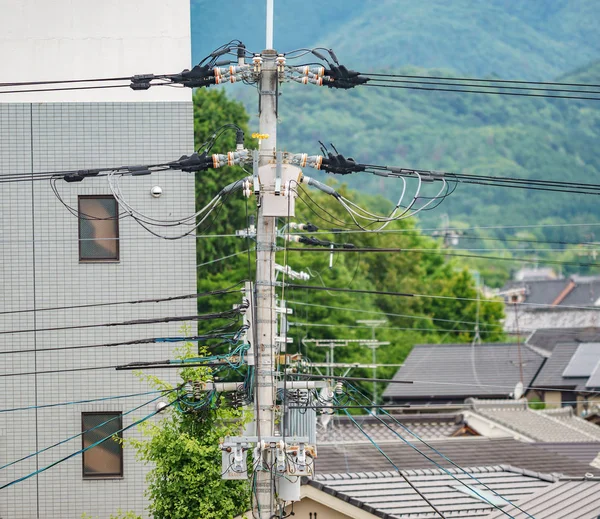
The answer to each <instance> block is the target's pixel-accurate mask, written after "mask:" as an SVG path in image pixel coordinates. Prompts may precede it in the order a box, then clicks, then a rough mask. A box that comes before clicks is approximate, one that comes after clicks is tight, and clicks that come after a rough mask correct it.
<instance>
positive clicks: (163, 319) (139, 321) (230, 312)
mask: <svg viewBox="0 0 600 519" xmlns="http://www.w3.org/2000/svg"><path fill="white" fill-rule="evenodd" d="M241 311H243V310H240V309H234V310H228V311H226V312H221V313H215V314H202V315H186V316H181V317H180V316H174V317H161V318H158V319H134V320H132V321H121V322H118V323H103V324H84V325H73V326H55V327H52V328H33V329H28V330H9V331H1V332H0V335H7V334H16V333H32V332H54V331H59V330H81V329H84V328H102V327H111V326H136V325H145V324H156V323H170V322H181V321H209V320H212V319H221V318H231V317H235V316H237V315H238V314H240V312H241Z"/></svg>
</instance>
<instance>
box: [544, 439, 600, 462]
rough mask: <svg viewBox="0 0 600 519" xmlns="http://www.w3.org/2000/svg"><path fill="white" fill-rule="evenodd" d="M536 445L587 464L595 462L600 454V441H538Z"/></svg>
mask: <svg viewBox="0 0 600 519" xmlns="http://www.w3.org/2000/svg"><path fill="white" fill-rule="evenodd" d="M534 445H535V446H536V447H539V448H540V449H544V450H546V451H549V452H553V453H556V454H560V455H561V456H566V457H567V458H572V459H574V460H577V461H580V462H581V463H587V464H591V463H594V462H595V461H596V459H597V458H598V456H599V455H600V442H599V443H587V442H577V443H536V444H534Z"/></svg>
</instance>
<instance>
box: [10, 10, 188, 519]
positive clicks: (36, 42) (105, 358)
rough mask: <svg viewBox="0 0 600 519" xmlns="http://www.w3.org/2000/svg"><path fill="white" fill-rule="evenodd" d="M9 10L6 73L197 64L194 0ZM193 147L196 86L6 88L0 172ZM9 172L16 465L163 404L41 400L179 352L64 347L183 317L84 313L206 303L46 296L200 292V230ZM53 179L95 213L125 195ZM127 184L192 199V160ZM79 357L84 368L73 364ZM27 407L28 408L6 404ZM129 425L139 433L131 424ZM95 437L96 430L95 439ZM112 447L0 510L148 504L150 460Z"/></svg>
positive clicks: (17, 493) (131, 70) (141, 198)
mask: <svg viewBox="0 0 600 519" xmlns="http://www.w3.org/2000/svg"><path fill="white" fill-rule="evenodd" d="M0 12H1V13H2V15H1V16H0V34H1V36H0V58H1V61H2V67H1V68H0V83H2V82H16V81H36V80H53V79H68V78H91V77H115V76H131V75H133V74H139V73H168V72H178V71H181V70H182V69H184V68H189V67H190V48H191V46H190V25H189V24H190V19H189V1H187V0H160V1H159V0H144V1H143V2H142V1H141V0H129V1H127V2H116V1H112V0H107V1H105V2H97V1H94V2H92V1H91V0H80V1H78V2H72V1H69V0H56V1H54V2H39V1H37V2H36V1H34V0H19V1H18V2H13V1H8V0H0ZM191 151H193V111H192V102H191V92H190V91H189V90H184V89H171V88H154V89H150V90H149V91H146V92H134V91H131V90H130V89H129V88H116V89H98V90H81V91H60V92H37V93H29V94H25V93H19V94H0V175H1V176H6V175H14V174H17V173H25V174H31V173H35V172H40V171H54V170H64V169H84V168H93V167H106V166H117V165H124V164H144V163H153V162H163V161H169V160H175V159H177V158H179V157H180V156H181V155H182V154H184V153H185V154H189V153H190V152H191ZM0 178H1V177H0ZM155 185H159V186H160V187H161V188H162V191H163V194H162V196H161V197H160V198H153V197H152V196H151V195H150V190H151V188H152V187H153V186H155ZM1 186H2V201H1V202H0V242H1V246H0V250H1V251H2V252H1V254H2V258H1V267H0V272H1V277H0V283H1V287H2V289H1V290H2V298H1V301H2V303H1V305H0V356H1V362H0V409H1V410H3V412H2V413H0V467H4V466H5V465H6V464H9V463H11V462H13V461H16V460H18V459H20V458H23V457H26V456H29V455H30V454H33V453H36V452H38V451H41V450H43V449H45V448H47V447H49V446H51V445H53V444H55V443H57V442H60V441H62V440H65V439H67V438H69V437H72V436H76V435H78V434H79V433H81V432H82V427H90V425H97V424H99V423H102V421H106V420H107V419H108V418H110V417H115V416H116V415H117V414H118V413H123V416H122V417H121V418H120V419H119V418H118V417H117V418H116V419H115V420H113V422H111V424H112V425H113V426H114V425H115V424H120V423H121V420H122V426H127V425H129V424H131V423H132V422H133V421H134V420H136V419H139V418H142V417H144V416H146V415H148V414H150V413H151V412H152V411H154V409H155V407H154V405H155V404H154V403H153V404H150V405H147V406H145V407H142V408H140V409H139V410H137V411H135V412H132V413H130V414H125V413H127V412H128V411H130V410H131V409H134V408H135V407H137V406H140V405H142V404H143V403H145V402H148V401H149V400H151V399H152V398H155V397H156V395H155V394H153V395H140V396H137V397H130V398H122V399H111V400H105V401H97V402H91V403H82V404H71V405H64V406H57V407H40V406H47V405H49V404H56V403H61V402H71V401H79V400H89V399H98V398H104V397H114V396H120V395H129V394H134V393H141V392H146V391H150V390H151V389H152V388H150V387H149V386H148V385H147V384H146V383H145V382H142V381H140V380H139V379H138V378H136V376H135V375H133V374H132V372H131V371H115V370H114V369H110V368H105V367H107V366H114V365H117V364H123V363H127V362H132V361H138V360H161V359H164V358H168V357H169V354H170V353H169V351H168V349H166V348H165V346H164V345H160V344H146V345H130V346H115V347H104V348H79V349H77V348H73V349H64V348H65V347H75V346H90V345H98V344H103V343H114V342H119V341H127V340H133V339H143V338H149V337H162V336H169V335H180V327H181V323H177V322H175V323H166V324H165V323H162V324H151V325H134V326H115V327H86V328H81V326H88V325H97V324H105V323H117V322H122V321H128V320H132V319H153V318H160V317H165V316H189V315H193V314H195V313H196V302H195V300H194V299H187V300H181V301H175V302H169V303H153V304H137V305H128V304H125V305H108V306H91V307H87V308H86V307H83V308H82V307H79V308H67V309H63V310H47V309H51V308H56V307H72V306H81V305H91V304H97V303H113V302H118V301H130V300H138V299H150V298H162V297H169V296H175V295H182V294H190V293H194V292H195V291H196V268H195V240H194V239H193V238H191V239H190V238H187V239H182V240H176V241H166V240H161V239H159V238H156V237H154V236H152V235H151V234H149V233H148V232H147V231H145V230H144V229H143V228H142V227H140V226H139V225H138V224H137V223H136V222H135V221H133V220H132V219H131V218H120V219H119V220H118V226H117V225H115V221H114V220H113V221H111V220H107V221H102V223H100V222H99V221H95V222H92V223H90V222H80V221H79V219H78V218H77V217H76V216H74V215H72V214H71V213H70V212H69V211H68V210H67V209H66V208H65V207H64V206H63V205H62V204H61V202H60V201H59V200H58V199H57V198H56V197H55V195H54V194H53V192H52V189H51V186H50V183H49V181H47V180H44V181H32V180H31V179H28V180H27V181H20V182H12V183H2V184H1ZM56 186H57V188H58V190H59V192H60V195H61V197H62V198H63V200H64V202H65V203H66V204H68V205H69V206H71V207H73V208H75V209H77V207H78V204H82V205H79V207H80V210H83V209H84V208H85V209H86V210H89V211H93V212H94V215H96V216H98V215H104V212H106V211H108V212H107V214H110V212H111V211H114V210H115V206H114V202H112V199H111V198H110V197H108V198H106V196H107V195H110V191H109V189H108V185H107V183H106V179H102V178H97V179H90V178H88V179H85V180H84V181H83V182H80V183H66V182H64V181H63V180H59V181H58V182H57V184H56ZM122 188H123V191H124V195H125V196H126V197H127V199H128V201H129V202H130V203H131V204H132V205H133V206H135V207H136V208H137V209H139V210H141V211H142V212H145V213H148V214H151V215H152V216H155V217H159V218H160V217H171V218H173V217H175V216H176V215H189V214H192V213H193V211H194V195H193V193H194V179H193V175H190V174H186V173H181V172H178V171H171V172H166V173H161V174H153V175H151V176H141V177H127V178H124V179H123V181H122ZM82 197H92V198H91V199H90V198H82ZM102 197H104V198H102ZM103 211H104V212H103ZM80 224H81V225H82V227H81V228H80ZM86 225H87V227H86ZM117 228H118V231H117ZM117 232H118V241H115V240H112V241H111V239H108V240H105V241H103V240H97V239H96V238H98V237H111V238H112V237H114V236H117V235H116V234H115V233H117ZM90 233H91V234H90ZM94 233H95V234H94ZM80 235H81V236H91V237H92V238H94V239H93V240H92V241H91V242H90V243H92V244H93V245H96V248H95V249H94V247H90V246H88V245H89V243H88V242H86V241H84V242H80V239H79V237H80ZM115 243H118V245H119V247H118V253H117V250H116V248H115V247H114V244H115ZM82 244H83V246H81V247H80V245H82ZM107 244H110V245H107ZM86 255H87V258H86ZM69 327H75V328H69ZM56 328H60V329H56ZM34 330H35V331H34ZM51 348H58V349H55V350H50V349H51ZM61 348H63V349H61ZM80 368H86V369H85V370H82V371H65V370H78V369H80ZM87 368H104V369H92V370H90V369H87ZM25 373H37V374H25ZM160 374H161V375H164V376H172V373H170V374H165V373H164V372H161V373H160ZM15 408H29V409H22V410H18V411H11V412H4V411H6V410H9V409H15ZM83 413H102V414H101V415H93V414H92V415H84V414H83ZM107 427H110V426H107ZM133 434H138V433H137V432H134V430H133V429H132V430H129V431H126V432H125V436H129V435H133ZM93 440H94V438H92V437H91V436H89V435H88V436H87V437H86V441H87V442H90V441H93ZM82 445H83V444H82V437H81V436H76V437H75V438H74V439H72V440H71V441H68V442H65V443H63V444H61V445H59V446H56V447H54V448H51V449H48V450H46V451H45V452H41V453H40V454H38V455H34V456H31V457H29V458H28V459H26V460H23V461H21V462H19V463H15V464H14V465H11V466H9V467H5V468H2V469H0V486H3V485H5V484H7V483H10V482H12V481H15V480H17V479H19V478H21V477H23V476H27V475H29V474H33V473H35V472H36V471H39V470H42V469H43V468H44V467H47V466H48V465H50V464H52V463H53V462H55V461H58V460H60V459H62V458H65V457H67V456H69V455H70V454H71V453H74V452H76V451H78V450H80V449H81V448H82ZM104 447H105V448H104V449H102V450H99V449H97V450H96V451H94V450H91V451H89V455H87V456H86V458H85V462H84V461H83V457H82V456H81V455H78V456H75V457H73V458H72V459H69V460H67V461H64V462H62V463H60V464H58V465H57V466H55V467H53V468H51V469H49V470H47V471H43V472H40V473H39V474H38V475H34V476H33V477H30V478H29V479H27V480H24V481H22V482H19V483H16V484H14V485H12V486H9V487H7V488H4V489H2V490H0V518H2V519H33V518H36V519H37V518H41V519H79V518H80V517H81V516H82V514H84V513H87V514H89V515H90V516H92V517H94V518H96V517H97V518H99V519H105V518H106V519H107V518H108V516H109V515H110V514H111V513H115V512H116V511H117V509H119V508H121V509H123V510H134V511H135V512H137V513H140V514H144V515H145V512H144V508H145V506H146V502H145V499H144V496H143V493H144V487H145V484H144V477H145V474H146V472H147V467H144V466H143V465H141V464H140V463H139V462H136V461H135V460H134V452H132V451H131V450H130V449H127V448H125V449H124V452H123V454H122V457H121V452H120V449H119V448H118V446H116V444H114V443H113V444H110V442H107V443H106V444H104Z"/></svg>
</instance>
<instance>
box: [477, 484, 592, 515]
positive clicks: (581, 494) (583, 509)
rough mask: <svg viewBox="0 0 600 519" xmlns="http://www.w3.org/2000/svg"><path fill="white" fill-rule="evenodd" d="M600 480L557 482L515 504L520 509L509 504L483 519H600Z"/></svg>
mask: <svg viewBox="0 0 600 519" xmlns="http://www.w3.org/2000/svg"><path fill="white" fill-rule="evenodd" d="M599 495H600V480H594V481H585V480H583V481H582V480H575V481H569V480H566V481H557V482H556V483H554V484H552V485H549V486H547V487H545V488H540V489H539V490H538V491H537V492H535V493H533V494H530V495H529V496H525V497H522V498H520V499H519V500H518V502H517V503H516V504H517V505H518V506H519V508H521V509H522V510H524V511H525V512H527V514H526V513H524V512H522V511H521V510H518V509H516V508H515V507H513V506H511V505H508V506H506V507H504V508H503V511H494V512H492V513H491V514H490V515H489V516H487V518H486V519H501V518H502V519H504V518H505V517H507V516H506V514H507V513H508V514H510V515H511V516H512V517H514V519H527V518H528V517H536V518H537V519H595V518H596V517H598V516H600V499H599V498H598V496H599Z"/></svg>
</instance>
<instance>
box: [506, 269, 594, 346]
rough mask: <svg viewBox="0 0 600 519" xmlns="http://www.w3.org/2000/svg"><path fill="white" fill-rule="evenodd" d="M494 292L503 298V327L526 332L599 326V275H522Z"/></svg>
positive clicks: (515, 332)
mask: <svg viewBox="0 0 600 519" xmlns="http://www.w3.org/2000/svg"><path fill="white" fill-rule="evenodd" d="M497 295H500V296H502V297H503V298H504V301H505V304H506V308H505V314H506V318H505V320H504V330H505V331H506V332H507V333H511V334H523V335H527V334H529V333H531V332H532V331H534V330H538V329H541V328H587V327H598V326H600V308H597V307H598V306H599V305H600V278H599V277H598V276H577V275H574V276H571V277H569V278H560V279H551V278H546V279H539V278H534V279H530V278H525V279H523V280H516V281H509V282H508V283H506V284H505V285H504V287H502V288H501V289H500V291H499V292H498V294H497Z"/></svg>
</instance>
